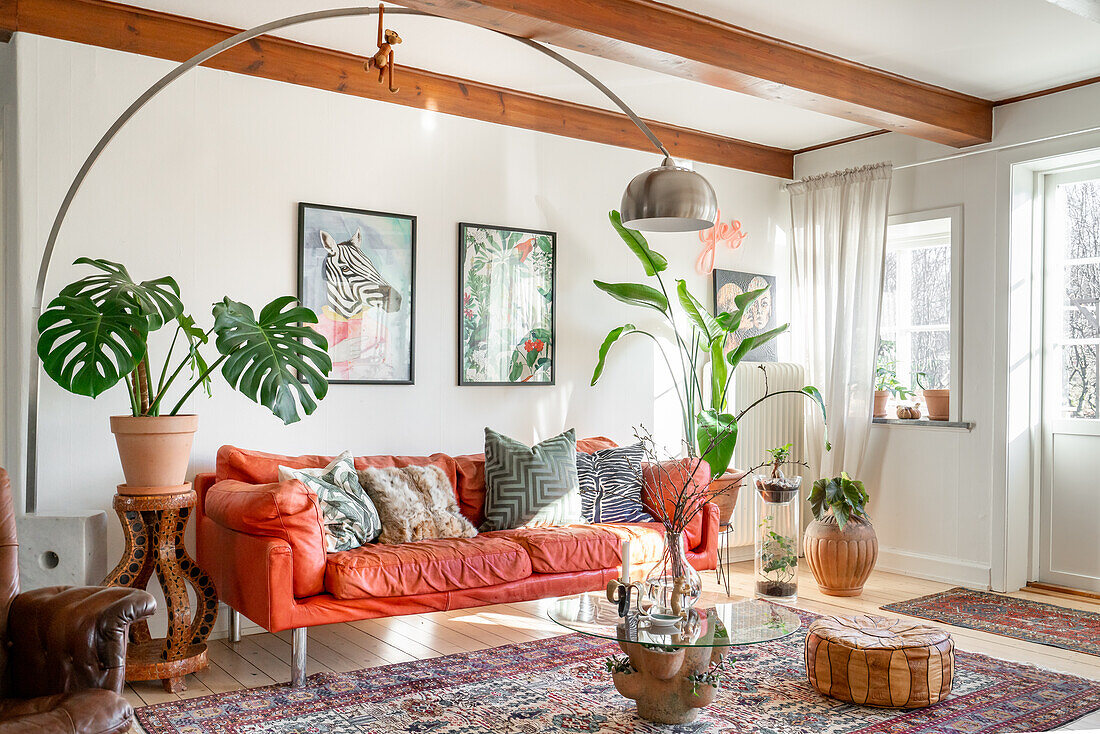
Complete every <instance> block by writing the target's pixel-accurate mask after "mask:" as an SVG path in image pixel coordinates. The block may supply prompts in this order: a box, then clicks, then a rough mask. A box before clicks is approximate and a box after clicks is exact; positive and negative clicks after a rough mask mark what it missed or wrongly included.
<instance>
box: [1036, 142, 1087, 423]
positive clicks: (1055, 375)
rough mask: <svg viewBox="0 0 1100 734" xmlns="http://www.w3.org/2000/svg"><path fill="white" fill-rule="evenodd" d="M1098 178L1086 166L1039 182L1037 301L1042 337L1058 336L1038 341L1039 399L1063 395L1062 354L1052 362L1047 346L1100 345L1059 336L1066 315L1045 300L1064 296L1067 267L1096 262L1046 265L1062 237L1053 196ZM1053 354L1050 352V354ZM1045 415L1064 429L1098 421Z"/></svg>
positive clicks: (1052, 174) (1051, 174) (1061, 261)
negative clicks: (1041, 282) (1039, 287)
mask: <svg viewBox="0 0 1100 734" xmlns="http://www.w3.org/2000/svg"><path fill="white" fill-rule="evenodd" d="M1097 178H1100V165H1095V164H1093V165H1086V166H1075V167H1072V168H1069V169H1066V168H1062V169H1057V170H1054V171H1050V172H1047V173H1044V174H1042V182H1041V193H1042V197H1041V201H1042V219H1043V236H1042V240H1041V243H1040V247H1041V248H1042V250H1041V257H1042V258H1043V261H1042V262H1043V273H1044V278H1045V282H1044V288H1043V291H1042V293H1043V294H1044V295H1043V296H1041V297H1040V303H1041V304H1042V309H1043V327H1042V328H1043V333H1044V334H1045V335H1058V336H1057V338H1055V339H1052V340H1051V341H1050V342H1048V341H1047V339H1046V338H1045V337H1043V338H1040V344H1039V348H1040V349H1041V350H1044V355H1043V356H1044V359H1043V365H1044V368H1043V370H1042V371H1043V376H1042V378H1041V382H1042V384H1043V388H1042V390H1043V393H1042V399H1043V400H1047V399H1050V398H1052V397H1053V396H1055V395H1059V396H1061V395H1062V368H1061V364H1062V362H1061V354H1060V353H1059V354H1058V357H1059V359H1054V356H1055V355H1053V354H1049V353H1045V352H1046V349H1047V347H1048V344H1053V343H1057V345H1058V346H1059V347H1064V346H1067V345H1069V344H1096V343H1098V342H1100V339H1097V338H1091V339H1081V340H1067V339H1064V338H1063V337H1062V336H1061V334H1062V319H1063V317H1064V315H1065V311H1064V309H1062V308H1060V307H1059V308H1057V309H1055V308H1051V306H1050V302H1049V300H1048V297H1049V296H1048V294H1049V293H1050V292H1056V293H1057V294H1058V298H1059V300H1060V299H1061V297H1062V296H1063V295H1064V294H1065V285H1064V282H1063V280H1062V278H1063V276H1064V274H1065V266H1066V265H1067V264H1069V263H1073V264H1086V263H1089V262H1095V261H1096V260H1097V258H1095V257H1093V258H1083V259H1075V260H1072V261H1068V260H1067V259H1066V258H1065V257H1060V258H1059V260H1058V263H1057V265H1058V267H1057V268H1053V267H1051V263H1050V262H1049V259H1050V253H1049V249H1048V248H1049V246H1050V245H1049V243H1050V242H1052V241H1054V240H1055V239H1058V238H1060V237H1061V235H1062V233H1061V232H1060V231H1059V230H1058V227H1059V225H1060V222H1057V221H1056V220H1055V217H1053V216H1051V212H1053V211H1054V206H1055V196H1056V195H1057V191H1058V186H1059V185H1061V184H1073V183H1080V182H1081V181H1092V180H1095V179H1097ZM1051 351H1053V350H1051ZM1054 364H1057V365H1058V368H1057V369H1051V368H1049V367H1048V365H1054ZM1043 413H1044V414H1046V417H1045V418H1044V420H1045V419H1052V420H1053V421H1054V422H1056V423H1058V424H1060V425H1065V424H1073V423H1078V424H1080V423H1085V424H1096V422H1097V421H1098V420H1100V418H1069V417H1065V416H1063V415H1061V409H1060V406H1059V411H1058V416H1057V417H1056V418H1052V417H1051V416H1053V413H1050V412H1048V411H1047V410H1046V409H1044V410H1043Z"/></svg>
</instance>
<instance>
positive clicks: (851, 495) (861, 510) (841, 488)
mask: <svg viewBox="0 0 1100 734" xmlns="http://www.w3.org/2000/svg"><path fill="white" fill-rule="evenodd" d="M869 500H870V497H869V495H868V494H867V490H866V489H864V488H863V482H861V481H859V480H858V479H852V478H851V477H849V476H848V474H847V473H846V472H841V474H840V476H839V477H833V478H832V479H829V478H827V477H824V478H821V479H818V480H817V481H816V482H814V486H813V489H811V490H810V509H811V510H812V511H813V513H814V519H815V520H818V521H819V522H825V521H826V520H827V519H828V518H829V517H832V518H833V519H835V520H836V523H837V525H838V526H840V529H841V530H843V529H844V526H845V525H847V524H848V522H849V521H850V520H857V521H860V522H862V521H866V520H870V519H871V517H870V515H868V514H867V502H868V501H869Z"/></svg>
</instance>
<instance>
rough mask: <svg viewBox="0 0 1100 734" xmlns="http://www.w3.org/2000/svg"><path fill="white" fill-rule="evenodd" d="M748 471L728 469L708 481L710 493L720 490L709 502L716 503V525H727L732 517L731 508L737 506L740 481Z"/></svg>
mask: <svg viewBox="0 0 1100 734" xmlns="http://www.w3.org/2000/svg"><path fill="white" fill-rule="evenodd" d="M747 474H748V472H743V471H737V470H736V469H730V470H728V471H727V472H726V473H725V474H723V475H722V476H720V477H717V478H715V479H712V480H711V482H710V491H711V494H714V493H715V492H721V494H719V495H717V496H715V497H713V498H712V499H711V502H713V503H714V504H716V505H718V526H719V527H722V526H724V525H729V523H730V519H731V518H733V510H734V508H735V507H737V497H738V495H739V494H740V493H741V482H742V481H743V480H744V479H745V476H746V475H747Z"/></svg>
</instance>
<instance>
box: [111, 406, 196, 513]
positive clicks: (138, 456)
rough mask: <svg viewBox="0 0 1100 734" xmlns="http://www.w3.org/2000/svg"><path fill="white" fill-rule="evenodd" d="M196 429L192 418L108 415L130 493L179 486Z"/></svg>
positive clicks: (183, 475) (188, 416) (185, 416)
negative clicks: (145, 489)
mask: <svg viewBox="0 0 1100 734" xmlns="http://www.w3.org/2000/svg"><path fill="white" fill-rule="evenodd" d="M198 426H199V418H198V416H195V415H162V416H155V417H142V418H135V417H134V416H131V415H113V416H111V432H112V433H114V434H115V443H116V444H118V457H119V459H120V460H121V461H122V473H123V474H124V475H125V477H126V485H125V486H126V488H127V490H128V491H129V493H131V494H152V493H151V492H142V491H138V490H140V489H143V488H164V487H179V486H180V485H182V484H183V483H184V479H185V478H186V476H187V463H188V462H189V461H190V459H191V443H192V442H193V441H194V439H195V430H196V429H197V428H198ZM162 491H163V489H162Z"/></svg>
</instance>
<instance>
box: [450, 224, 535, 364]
mask: <svg viewBox="0 0 1100 734" xmlns="http://www.w3.org/2000/svg"><path fill="white" fill-rule="evenodd" d="M556 249H557V235H556V234H555V233H554V232H542V231H540V230H536V229H511V228H508V227H492V226H488V225H484V224H467V223H461V224H459V225H458V298H459V303H458V384H459V385H553V384H554V347H555V342H554V278H555V276H554V269H555V253H556Z"/></svg>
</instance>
